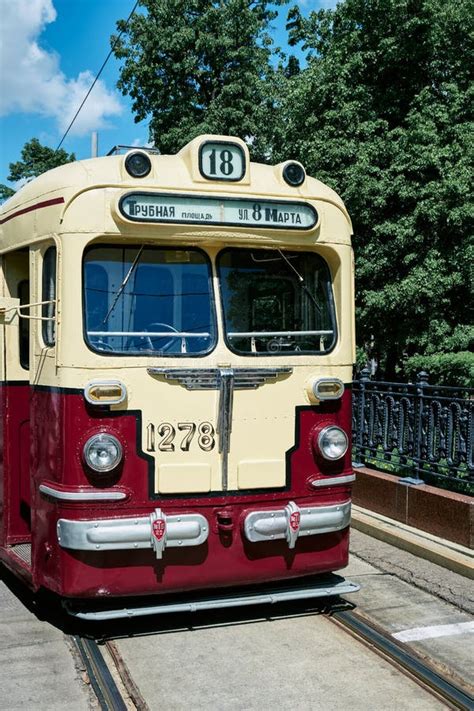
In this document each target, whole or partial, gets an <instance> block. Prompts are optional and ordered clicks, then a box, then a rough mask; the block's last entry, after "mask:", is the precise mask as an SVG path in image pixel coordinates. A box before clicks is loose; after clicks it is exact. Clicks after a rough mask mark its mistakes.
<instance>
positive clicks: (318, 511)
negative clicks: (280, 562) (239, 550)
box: [244, 501, 351, 548]
mask: <svg viewBox="0 0 474 711" xmlns="http://www.w3.org/2000/svg"><path fill="white" fill-rule="evenodd" d="M291 504H294V502H291V501H290V504H289V505H288V506H286V507H285V508H279V509H265V510H261V511H251V512H250V513H249V514H248V515H247V516H246V518H245V522H244V532H245V536H246V538H247V540H249V541H251V542H252V543H257V542H259V541H272V540H277V539H282V538H283V539H286V540H287V542H288V544H289V546H290V548H291V547H294V544H295V542H296V539H297V538H299V537H300V536H313V535H316V534H320V533H334V532H335V531H342V529H344V528H346V527H347V526H348V525H349V523H350V520H351V502H350V501H345V502H344V503H342V504H332V505H331V506H316V505H315V506H302V507H301V508H299V507H296V504H294V507H296V509H297V511H298V514H299V515H298V518H297V520H296V524H297V526H296V525H295V526H293V525H292V520H291V513H292V507H291ZM294 507H293V508H294ZM296 509H295V510H296ZM292 528H293V532H294V534H296V535H294V534H293V535H292V534H291V529H292ZM296 529H297V530H296Z"/></svg>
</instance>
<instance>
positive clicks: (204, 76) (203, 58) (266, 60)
mask: <svg viewBox="0 0 474 711" xmlns="http://www.w3.org/2000/svg"><path fill="white" fill-rule="evenodd" d="M286 1H287V0H276V2H275V1H274V2H272V3H271V5H272V6H273V7H274V6H275V5H279V4H282V3H283V2H286ZM140 5H141V6H142V8H143V9H144V10H145V12H144V13H136V14H135V15H134V16H133V17H132V18H131V20H130V22H129V23H128V25H126V24H125V21H123V20H121V21H119V22H118V23H117V29H118V30H119V31H121V32H123V34H122V37H121V38H120V40H119V41H118V42H117V43H116V44H115V42H116V37H112V38H111V42H112V44H113V45H114V44H115V46H114V53H115V55H116V57H118V58H119V59H121V60H123V65H122V69H121V75H120V79H119V82H118V86H119V88H120V89H121V91H122V92H123V94H129V95H130V96H131V97H132V99H133V111H134V113H135V121H141V120H143V119H145V118H149V119H150V139H151V140H152V141H153V142H154V144H155V146H157V147H158V148H159V149H160V150H161V151H162V152H163V153H174V152H176V151H178V150H179V149H180V148H182V146H183V145H185V144H186V143H187V142H188V141H189V140H191V139H192V138H194V137H195V136H198V135H199V134H202V133H222V134H226V135H235V136H240V137H241V138H244V139H245V138H248V137H251V138H252V141H253V143H252V145H253V150H254V154H255V155H257V156H262V155H263V154H264V153H265V151H266V150H267V148H268V146H267V139H266V134H267V130H266V129H267V126H268V113H269V112H271V110H272V103H273V102H272V96H271V91H269V85H270V84H271V75H272V73H273V69H272V67H271V65H270V56H271V49H270V46H271V40H270V36H269V34H268V27H269V23H270V22H271V20H272V19H273V18H274V17H275V15H276V13H275V12H274V10H271V9H270V7H271V5H270V3H269V2H267V0H140Z"/></svg>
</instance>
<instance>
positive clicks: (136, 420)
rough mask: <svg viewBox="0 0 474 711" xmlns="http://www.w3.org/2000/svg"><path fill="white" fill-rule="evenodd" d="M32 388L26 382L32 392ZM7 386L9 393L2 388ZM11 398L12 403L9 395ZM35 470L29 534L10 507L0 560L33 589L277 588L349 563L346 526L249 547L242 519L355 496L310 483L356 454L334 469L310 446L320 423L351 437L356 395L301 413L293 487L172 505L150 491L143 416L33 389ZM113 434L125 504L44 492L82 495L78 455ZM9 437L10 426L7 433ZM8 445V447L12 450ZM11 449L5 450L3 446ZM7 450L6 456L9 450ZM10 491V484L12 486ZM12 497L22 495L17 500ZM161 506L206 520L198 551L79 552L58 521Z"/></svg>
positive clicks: (71, 593) (291, 467)
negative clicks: (221, 519)
mask: <svg viewBox="0 0 474 711" xmlns="http://www.w3.org/2000/svg"><path fill="white" fill-rule="evenodd" d="M25 387H27V386H25ZM1 390H4V391H5V390H7V388H6V387H5V386H3V387H2V388H1ZM4 399H5V398H4ZM29 400H30V410H31V422H30V435H31V442H32V445H31V450H30V457H29V463H30V472H31V482H32V487H31V513H32V516H31V533H30V534H29V535H27V534H25V531H24V530H23V529H22V530H21V534H22V535H20V536H18V535H16V533H18V532H15V526H14V524H11V521H13V522H14V521H15V514H14V513H13V512H10V513H8V515H7V510H8V508H9V507H11V506H13V505H14V502H15V501H16V499H15V497H13V499H7V500H5V501H4V506H3V517H2V518H0V524H1V525H2V527H3V528H2V545H1V547H0V557H1V558H3V559H4V560H5V561H7V563H8V565H9V567H11V568H12V569H13V570H15V572H17V573H18V574H23V575H27V576H28V578H29V581H30V584H31V585H32V587H34V588H36V589H37V588H40V587H44V588H47V589H49V590H52V591H53V592H56V593H58V594H59V595H62V596H65V597H79V598H105V597H108V596H110V597H116V596H123V595H126V596H132V595H144V594H153V595H156V594H164V593H169V592H178V591H180V592H182V591H189V590H198V589H206V588H207V589H209V588H214V587H225V586H236V585H246V584H253V583H259V582H270V581H276V580H281V579H285V578H293V577H299V576H305V575H310V574H315V573H325V572H330V571H334V570H338V569H340V568H343V567H344V566H345V565H347V561H348V547H349V529H348V528H345V529H344V530H341V531H335V532H332V533H324V534H316V535H310V536H307V537H304V538H299V539H298V540H297V542H296V545H295V547H294V548H292V549H290V548H289V546H288V543H287V542H286V541H285V540H284V539H283V540H275V541H265V542H259V543H252V542H250V541H248V540H247V539H246V537H245V535H244V532H243V521H244V519H245V516H246V515H247V514H248V513H249V512H250V511H252V510H256V509H258V510H262V509H266V508H270V509H275V508H282V507H285V506H286V505H287V504H288V502H289V501H295V502H296V503H297V504H298V505H299V506H313V507H314V508H316V507H317V506H327V505H332V504H338V503H344V502H346V501H348V500H349V499H350V486H349V485H347V484H346V485H340V486H333V487H327V488H325V487H321V488H319V487H318V489H317V490H315V487H314V486H312V481H314V480H315V479H321V478H324V476H327V475H330V476H331V477H332V478H334V476H337V475H347V474H349V473H350V472H351V465H350V456H349V455H347V456H346V457H345V458H344V460H341V461H340V462H338V463H337V464H331V465H327V466H328V467H329V468H328V469H327V470H323V471H322V469H324V464H321V463H318V462H317V461H315V457H314V454H313V452H312V450H311V446H310V445H309V442H310V440H311V433H312V431H313V430H314V429H315V427H316V426H320V424H321V422H323V423H326V422H327V423H329V422H330V423H336V424H339V425H340V426H342V427H344V429H346V431H350V425H349V423H350V392H349V393H346V395H345V396H344V398H343V400H341V401H337V402H335V403H328V404H327V405H325V406H318V408H314V407H302V408H299V409H298V410H297V413H296V420H297V421H296V424H295V445H294V447H293V448H292V449H291V450H290V451H289V452H288V453H287V468H288V476H287V486H286V487H285V489H284V490H274V491H268V492H267V491H262V492H255V493H253V492H244V493H239V492H231V493H229V495H228V496H225V497H224V496H220V495H219V496H217V497H210V496H208V495H205V496H202V497H195V496H193V497H192V498H191V497H190V498H181V499H172V498H170V497H168V498H165V497H162V498H159V497H156V496H155V495H154V494H153V492H152V490H151V488H150V487H151V486H152V480H153V476H152V472H151V467H150V460H149V458H148V457H147V455H145V454H144V453H143V452H141V451H140V450H139V448H138V447H137V445H136V443H137V441H139V437H137V428H140V427H141V422H140V417H139V414H137V413H130V412H125V413H123V414H120V415H114V414H112V413H107V412H105V413H104V412H97V411H96V412H94V411H92V410H91V409H89V408H88V406H87V405H86V404H85V403H84V399H83V397H82V394H78V393H71V392H69V393H67V394H65V393H61V392H57V391H53V390H50V389H44V390H34V391H33V392H32V393H31V397H29ZM98 429H99V430H100V431H109V432H111V433H114V434H115V435H116V436H118V437H119V438H120V439H121V440H122V441H124V442H126V443H127V445H128V451H127V456H126V463H125V465H124V467H123V471H121V472H120V478H119V480H118V481H115V482H114V481H112V482H108V483H107V485H108V488H110V487H115V488H118V489H120V490H122V491H124V492H126V494H127V499H126V500H125V501H123V502H111V503H107V504H104V503H100V504H99V503H97V502H95V503H87V504H85V503H76V502H75V503H67V504H65V503H62V502H59V501H55V500H54V499H51V498H48V497H47V496H44V495H43V494H41V493H40V491H39V486H40V485H41V484H45V483H46V484H48V485H56V486H59V487H67V488H68V489H74V488H75V489H77V490H80V489H81V487H82V488H84V487H88V488H89V489H90V487H91V484H93V482H91V481H90V479H88V475H87V473H86V472H85V471H84V467H83V464H82V460H81V456H80V452H81V449H82V444H83V442H84V441H85V440H86V439H87V437H89V436H90V434H91V433H92V432H96V431H97V430H98ZM6 435H8V432H5V428H4V430H3V437H4V439H5V436H6ZM8 446H9V447H10V446H11V445H8ZM4 449H5V446H4ZM7 454H8V453H7ZM15 456H16V455H15V453H14V452H13V451H11V452H10V453H9V454H8V456H7V457H6V459H5V457H4V466H3V469H1V470H0V482H3V490H4V491H7V492H8V491H9V485H8V482H9V481H11V479H12V476H11V470H10V471H7V468H6V464H8V463H9V462H14V461H16V459H18V457H19V454H18V456H16V459H15ZM10 488H11V487H10ZM15 496H17V495H16V494H15ZM157 507H160V508H161V509H162V510H163V511H164V512H165V513H166V514H179V513H182V514H184V513H199V514H201V515H203V516H204V517H205V518H206V519H207V521H208V523H209V535H208V538H207V540H206V541H205V543H203V544H201V545H198V546H195V547H183V548H167V549H165V550H164V552H163V557H162V559H157V558H156V556H155V554H154V551H153V550H151V549H150V550H134V549H127V550H119V551H110V550H109V551H107V550H106V551H96V550H90V551H79V550H72V549H65V548H62V547H61V545H60V543H59V541H58V536H57V521H58V520H59V519H60V518H64V519H69V520H75V521H79V520H98V519H107V518H125V517H130V516H137V517H140V516H141V517H143V516H148V515H149V514H150V513H151V512H152V511H153V510H154V509H155V508H157ZM223 509H225V513H226V520H227V519H229V518H230V520H231V524H228V523H227V524H226V526H225V527H224V528H225V530H222V527H219V525H218V513H219V512H222V510H223ZM20 540H23V541H25V542H31V544H32V564H31V568H30V569H28V566H26V565H25V564H23V563H21V561H20V560H19V559H18V558H16V556H15V554H14V548H12V545H14V544H16V543H18V542H19V541H20Z"/></svg>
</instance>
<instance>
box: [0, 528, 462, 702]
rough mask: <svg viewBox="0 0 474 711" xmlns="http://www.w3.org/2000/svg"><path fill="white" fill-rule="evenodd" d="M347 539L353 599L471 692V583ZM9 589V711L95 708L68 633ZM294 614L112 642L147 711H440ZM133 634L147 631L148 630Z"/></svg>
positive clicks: (218, 620) (4, 680)
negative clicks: (279, 710)
mask: <svg viewBox="0 0 474 711" xmlns="http://www.w3.org/2000/svg"><path fill="white" fill-rule="evenodd" d="M352 535H353V537H352V551H353V555H352V558H351V565H350V567H349V569H348V570H347V571H345V575H346V576H347V577H348V578H350V579H351V580H354V581H356V582H359V583H360V584H361V585H362V590H361V591H360V592H359V593H356V594H355V595H352V596H348V599H350V600H351V601H352V602H355V603H356V604H357V606H358V607H359V609H360V610H361V611H363V612H364V613H365V614H367V615H369V616H370V617H371V618H372V619H374V620H375V621H376V622H378V623H379V624H380V625H382V626H383V627H385V628H386V629H387V630H388V631H389V632H391V633H392V634H393V635H402V636H403V635H408V637H410V635H411V636H412V637H413V635H414V636H415V639H414V640H413V641H411V642H410V644H411V645H412V646H413V647H414V648H415V649H416V650H417V651H418V652H420V653H421V654H423V655H425V656H426V657H428V658H431V659H436V660H437V662H438V664H439V665H441V666H443V665H444V666H445V667H447V668H448V667H449V669H450V670H451V672H452V674H453V675H454V676H455V677H457V678H458V679H459V680H461V681H462V682H463V683H464V684H469V683H474V678H473V670H472V662H471V660H472V658H474V630H473V629H472V624H473V617H472V615H471V614H470V613H469V610H471V609H473V606H474V601H473V599H472V594H473V593H472V582H471V581H467V580H466V579H464V578H461V577H460V576H458V575H455V574H453V573H449V572H448V571H444V570H443V569H441V568H439V567H438V566H436V565H433V564H431V563H427V562H425V561H420V560H419V559H417V558H415V557H414V556H411V554H409V553H405V552H402V551H398V550H397V549H395V548H393V547H392V546H389V545H387V544H385V543H382V542H380V541H375V540H374V539H372V538H369V537H368V536H365V535H364V534H361V533H359V532H357V531H353V534H352ZM403 578H404V579H403ZM5 581H6V582H7V583H10V578H9V577H8V576H5V577H4V582H2V579H1V577H0V611H1V615H0V625H1V628H0V661H1V664H0V688H1V689H2V697H1V698H2V699H3V704H4V706H3V707H4V708H6V709H8V711H10V710H12V711H13V710H16V709H22V711H29V709H34V710H35V711H43V709H44V710H45V711H46V710H48V711H51V710H52V711H55V710H56V709H58V710H59V709H61V710H62V709H65V708H67V709H70V710H71V711H76V709H77V710H78V711H82V709H90V708H94V707H95V708H97V704H96V702H95V706H94V701H93V699H92V696H91V694H90V690H89V687H88V686H87V685H86V684H85V683H84V678H83V675H82V674H81V671H80V670H79V671H78V670H77V667H76V662H75V660H74V658H73V654H72V651H71V648H70V645H69V642H68V638H67V635H65V634H64V633H63V631H61V630H60V629H58V628H56V627H54V626H52V625H51V624H49V623H48V622H44V621H40V620H39V619H38V618H37V617H36V616H35V615H34V614H33V613H32V612H31V611H30V610H29V609H28V607H27V606H25V604H23V602H21V599H20V598H18V597H17V596H16V595H15V594H14V592H12V591H11V590H10V589H9V588H8V586H7V585H6V584H5ZM413 581H416V585H414V584H413ZM430 588H431V592H428V589H430ZM433 593H434V594H433ZM25 599H26V600H28V598H27V597H26V598H25ZM452 602H457V603H458V605H460V606H461V607H462V608H463V609H460V607H459V606H455V605H453V604H452ZM291 609H292V612H293V615H294V616H289V615H288V614H287V611H285V610H283V609H282V610H281V613H282V615H283V616H282V617H278V610H277V609H275V608H271V611H270V610H269V611H268V612H267V613H265V614H271V615H272V617H263V618H262V617H261V615H262V611H261V610H260V611H255V612H253V611H249V610H246V611H244V612H240V613H239V612H237V611H226V612H222V613H220V614H219V616H216V615H207V616H206V615H201V616H197V615H193V616H188V617H186V618H183V619H182V620H181V624H180V625H179V627H178V628H176V627H175V628H173V627H172V625H171V627H170V625H168V628H166V627H165V626H164V625H162V629H161V633H154V634H143V635H142V636H135V637H129V638H124V639H118V640H117V642H116V645H117V647H118V649H119V650H120V652H121V654H122V655H123V658H124V660H125V662H126V664H127V665H128V667H129V669H130V671H131V673H132V676H133V678H134V679H135V681H136V683H137V684H138V687H139V689H140V691H141V693H142V695H143V696H144V697H145V699H146V702H147V704H148V706H149V708H150V709H151V711H154V709H158V708H159V709H160V711H168V710H169V711H179V710H180V709H183V710H184V709H188V708H190V707H192V708H193V709H197V710H198V709H213V710H214V709H218V711H220V710H221V709H222V710H223V711H226V710H232V711H234V710H235V711H240V710H245V711H247V709H248V710H251V709H257V708H258V709H259V711H266V710H267V709H270V708H273V707H274V706H275V705H278V706H283V707H286V708H287V709H289V710H293V709H298V711H300V710H305V709H321V710H324V711H326V709H331V711H332V710H334V711H337V709H344V710H346V709H347V708H350V709H351V711H358V709H360V710H361V711H362V710H363V711H372V709H374V711H375V709H376V710H377V711H380V710H385V709H387V710H388V711H391V709H394V710H395V709H396V711H402V710H403V709H410V711H412V710H415V711H418V710H420V711H423V710H424V709H427V710H429V711H431V710H436V709H441V708H445V707H444V706H443V705H442V704H440V703H439V702H438V701H436V700H435V699H434V698H433V697H432V696H431V695H429V694H428V692H426V691H424V690H422V689H421V688H420V687H418V686H417V685H416V684H415V683H414V682H412V681H410V680H409V679H407V678H406V677H405V676H403V675H402V674H401V673H400V672H399V671H398V670H396V669H395V668H394V667H392V666H391V665H390V664H389V663H388V662H386V661H384V660H382V659H381V658H380V657H378V656H377V655H375V654H374V653H373V652H372V651H371V650H369V649H368V648H366V647H365V646H364V645H362V644H361V643H359V642H357V641H356V640H354V639H352V638H351V637H350V636H349V635H348V634H347V633H346V632H344V631H343V630H341V629H339V628H337V627H336V626H335V625H334V624H333V623H331V622H330V621H329V620H327V619H326V618H325V617H323V616H322V615H320V614H317V612H314V613H311V612H308V610H307V609H305V607H304V606H301V607H300V608H298V606H296V607H295V606H292V608H291ZM259 615H260V617H259ZM147 624H148V623H147ZM160 624H161V623H160ZM189 625H192V627H190V626H189ZM138 629H141V630H142V632H143V631H145V632H146V631H147V629H148V631H150V627H149V626H148V628H147V626H146V624H145V627H143V624H142V625H141V626H140V628H139V627H138V626H137V628H136V630H135V631H138ZM420 630H421V631H420ZM440 631H441V634H440ZM0 707H2V702H1V701H0Z"/></svg>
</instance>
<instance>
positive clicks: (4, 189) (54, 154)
mask: <svg viewBox="0 0 474 711" xmlns="http://www.w3.org/2000/svg"><path fill="white" fill-rule="evenodd" d="M74 160H76V157H75V155H74V153H67V152H66V151H65V150H63V149H62V148H60V149H59V150H54V149H53V148H48V146H43V145H41V143H40V142H39V141H38V139H37V138H32V139H31V141H28V142H27V143H25V145H24V146H23V148H22V149H21V160H19V161H17V162H16V163H10V174H9V175H8V176H7V180H10V181H12V182H14V183H16V182H18V181H19V180H28V179H30V178H35V177H36V176H37V175H41V173H45V172H46V171H47V170H51V169H52V168H57V167H58V166H59V165H63V164H64V163H71V162H72V161H74ZM14 194H15V190H14V189H13V188H10V187H9V186H7V185H3V184H2V185H0V200H6V199H7V198H9V197H11V196H12V195H14Z"/></svg>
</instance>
